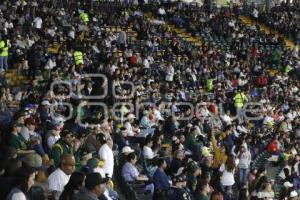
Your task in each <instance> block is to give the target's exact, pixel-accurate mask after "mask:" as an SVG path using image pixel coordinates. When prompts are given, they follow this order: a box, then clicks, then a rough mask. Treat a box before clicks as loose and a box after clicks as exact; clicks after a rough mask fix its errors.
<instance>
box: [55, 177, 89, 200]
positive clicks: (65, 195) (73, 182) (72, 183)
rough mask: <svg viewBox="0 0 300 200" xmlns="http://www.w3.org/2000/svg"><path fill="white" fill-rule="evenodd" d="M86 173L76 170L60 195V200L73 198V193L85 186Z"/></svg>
mask: <svg viewBox="0 0 300 200" xmlns="http://www.w3.org/2000/svg"><path fill="white" fill-rule="evenodd" d="M84 179H85V175H84V173H82V172H74V173H73V174H72V175H71V177H70V180H69V182H68V183H67V185H66V186H65V188H64V191H63V192H62V193H61V195H60V198H59V199H60V200H72V198H73V195H74V194H76V193H77V192H78V191H79V190H81V189H82V188H83V187H84Z"/></svg>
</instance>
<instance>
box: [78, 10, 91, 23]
mask: <svg viewBox="0 0 300 200" xmlns="http://www.w3.org/2000/svg"><path fill="white" fill-rule="evenodd" d="M79 17H80V19H81V20H82V21H83V22H84V23H88V22H89V16H88V14H86V13H84V12H83V13H80V15H79Z"/></svg>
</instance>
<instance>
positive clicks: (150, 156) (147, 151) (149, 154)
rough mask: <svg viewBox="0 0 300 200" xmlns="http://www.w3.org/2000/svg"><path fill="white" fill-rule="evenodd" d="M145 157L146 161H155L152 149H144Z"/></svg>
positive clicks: (145, 147)
mask: <svg viewBox="0 0 300 200" xmlns="http://www.w3.org/2000/svg"><path fill="white" fill-rule="evenodd" d="M143 155H144V158H145V159H153V158H154V152H153V151H152V149H151V148H150V147H147V146H144V148H143Z"/></svg>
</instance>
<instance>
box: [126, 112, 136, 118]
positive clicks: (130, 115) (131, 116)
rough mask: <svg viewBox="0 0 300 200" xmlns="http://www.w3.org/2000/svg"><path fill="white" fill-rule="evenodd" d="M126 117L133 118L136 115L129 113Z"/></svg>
mask: <svg viewBox="0 0 300 200" xmlns="http://www.w3.org/2000/svg"><path fill="white" fill-rule="evenodd" d="M127 118H128V119H135V118H136V117H135V116H134V114H132V113H130V114H129V115H128V116H127Z"/></svg>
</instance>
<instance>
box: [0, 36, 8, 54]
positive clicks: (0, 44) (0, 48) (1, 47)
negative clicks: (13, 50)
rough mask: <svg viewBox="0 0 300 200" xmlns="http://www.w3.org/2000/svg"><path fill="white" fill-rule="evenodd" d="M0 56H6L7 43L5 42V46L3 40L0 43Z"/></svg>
mask: <svg viewBox="0 0 300 200" xmlns="http://www.w3.org/2000/svg"><path fill="white" fill-rule="evenodd" d="M0 56H2V57H4V56H8V46H7V41H6V45H5V41H4V40H1V41H0Z"/></svg>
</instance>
